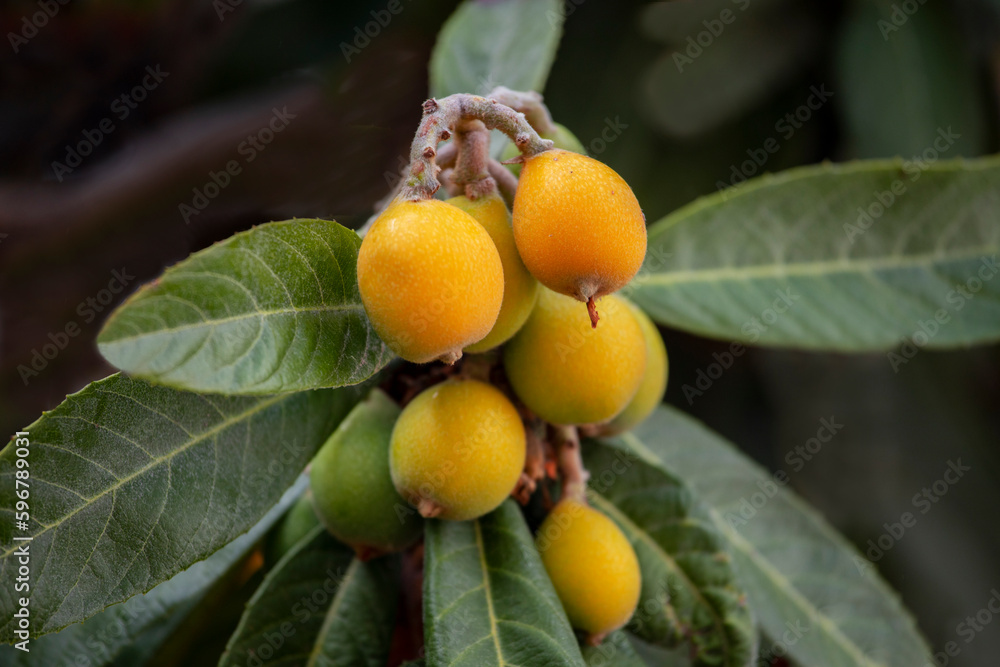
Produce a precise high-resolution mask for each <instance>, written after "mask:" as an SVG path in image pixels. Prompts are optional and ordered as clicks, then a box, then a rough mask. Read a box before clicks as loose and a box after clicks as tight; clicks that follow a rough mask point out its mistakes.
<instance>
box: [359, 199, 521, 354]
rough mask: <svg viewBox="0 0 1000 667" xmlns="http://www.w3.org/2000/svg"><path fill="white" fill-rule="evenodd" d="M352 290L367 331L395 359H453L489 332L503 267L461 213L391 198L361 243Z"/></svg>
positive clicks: (486, 240)
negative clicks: (358, 295)
mask: <svg viewBox="0 0 1000 667" xmlns="http://www.w3.org/2000/svg"><path fill="white" fill-rule="evenodd" d="M358 286H359V288H360V290H361V300H362V302H363V303H364V306H365V311H366V312H367V313H368V318H369V319H370V320H371V322H372V325H373V326H374V327H375V331H376V332H377V333H378V335H379V336H380V337H381V338H382V340H384V341H385V342H386V344H388V345H389V347H390V348H392V350H393V351H394V352H395V353H396V354H398V355H399V356H401V357H402V358H403V359H406V360H407V361H412V362H415V363H425V362H428V361H433V360H434V359H439V358H440V359H442V360H444V361H448V362H454V361H455V360H456V359H458V358H459V357H460V356H461V352H462V348H464V347H466V346H467V345H471V344H472V343H475V342H477V341H480V340H482V339H483V338H484V337H485V336H486V334H488V333H489V332H490V329H492V328H493V324H494V323H495V322H496V319H497V315H498V314H499V313H500V304H501V302H502V300H503V265H502V264H501V262H500V254H499V253H498V252H497V249H496V246H495V245H494V244H493V240H492V239H491V238H490V235H489V234H488V233H487V232H486V230H485V229H483V226H482V225H480V224H479V223H478V222H476V221H475V220H474V219H473V218H472V216H470V215H469V214H468V213H466V212H465V211H462V210H461V209H459V208H456V207H454V206H452V205H451V204H446V203H445V202H443V201H438V200H436V199H428V200H423V201H399V200H397V201H395V202H393V203H392V204H390V205H389V207H388V208H386V210H385V211H383V212H382V214H381V215H379V217H378V218H377V219H376V220H375V222H374V223H373V224H372V227H371V229H370V230H369V231H368V234H367V235H366V236H365V239H364V241H363V242H362V243H361V250H360V251H359V254H358Z"/></svg>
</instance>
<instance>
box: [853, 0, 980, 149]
mask: <svg viewBox="0 0 1000 667" xmlns="http://www.w3.org/2000/svg"><path fill="white" fill-rule="evenodd" d="M921 4H922V3H921ZM953 11H954V10H953V9H952V8H951V7H948V6H946V5H942V4H940V3H929V4H927V5H924V6H921V7H919V10H917V11H912V12H904V11H903V10H902V9H901V8H900V6H899V3H896V2H893V1H892V0H878V1H877V2H854V3H852V10H851V12H850V14H849V16H848V17H847V18H846V20H845V27H844V30H843V31H841V33H840V37H839V43H838V47H837V56H836V60H835V63H836V68H837V78H838V83H837V84H835V86H834V89H835V90H836V91H837V98H836V99H837V102H838V104H837V108H838V110H840V111H841V112H842V113H843V116H844V118H845V121H846V122H845V125H846V126H847V138H848V141H849V142H850V145H851V148H852V150H851V154H852V155H853V156H855V157H862V158H873V157H882V158H884V157H893V156H896V155H899V156H902V157H912V156H916V155H921V154H923V152H924V151H925V150H927V149H930V150H931V151H934V150H935V149H934V140H935V139H937V132H938V129H939V128H948V127H953V128H954V129H955V131H956V132H957V133H959V134H960V135H961V136H960V137H959V138H957V139H956V140H955V142H954V144H953V145H951V146H949V147H948V148H947V152H946V154H947V155H948V156H949V157H959V156H964V157H974V156H976V155H980V154H982V152H983V151H984V149H985V146H986V119H985V113H984V112H985V105H984V104H983V100H982V94H981V91H980V89H979V85H980V84H979V78H980V77H979V73H978V72H977V66H976V64H975V63H974V62H972V61H971V60H970V58H969V57H968V49H967V42H966V38H965V37H964V36H963V34H962V31H961V30H959V28H958V26H957V25H956V23H955V21H954V19H953V17H952V16H951V15H950V13H951V12H953ZM901 16H902V17H905V21H904V22H903V23H902V24H898V22H899V21H900V17H901Z"/></svg>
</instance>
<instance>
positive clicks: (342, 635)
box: [219, 526, 399, 667]
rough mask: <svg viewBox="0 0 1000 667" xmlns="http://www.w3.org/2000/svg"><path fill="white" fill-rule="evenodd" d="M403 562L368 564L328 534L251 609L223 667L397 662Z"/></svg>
mask: <svg viewBox="0 0 1000 667" xmlns="http://www.w3.org/2000/svg"><path fill="white" fill-rule="evenodd" d="M398 589H399V560H398V558H396V557H386V558H378V559H375V560H373V561H369V562H367V563H363V562H361V561H360V560H358V559H357V558H355V557H354V551H353V550H352V549H350V548H349V547H347V546H345V545H343V544H341V543H340V542H338V541H337V540H335V539H334V538H333V537H332V536H331V535H330V534H329V533H327V532H326V530H325V529H324V528H323V527H322V526H316V527H315V528H313V529H312V530H310V531H309V533H308V534H307V535H305V536H304V537H303V538H302V539H301V540H299V542H298V543H297V544H296V545H295V546H294V547H293V548H292V549H291V551H289V552H288V553H287V554H286V555H285V557H284V558H282V559H281V561H279V562H278V564H277V565H276V566H275V567H274V569H273V570H271V571H270V572H269V573H268V575H267V577H266V578H265V579H264V582H263V583H262V584H261V586H260V588H259V589H258V590H257V592H256V593H254V596H253V598H251V600H250V602H249V603H248V604H247V609H246V611H245V612H244V614H243V618H242V619H240V624H239V627H238V628H236V632H235V633H234V634H233V636H232V637H231V638H230V640H229V644H228V645H227V646H226V653H225V654H224V655H223V656H222V659H221V660H220V661H219V665H220V667H242V666H243V665H246V664H249V663H250V661H251V658H254V657H256V658H257V660H256V661H255V662H256V664H258V665H259V667H267V666H268V665H279V664H280V665H302V666H303V667H305V666H306V665H308V666H309V667H313V666H316V667H326V666H332V665H368V666H369V667H381V666H382V665H385V663H386V660H387V659H388V657H389V645H390V642H391V639H392V630H393V625H394V623H395V617H396V602H397V597H398V593H399V590H398Z"/></svg>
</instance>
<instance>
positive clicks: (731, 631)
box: [584, 435, 757, 667]
mask: <svg viewBox="0 0 1000 667" xmlns="http://www.w3.org/2000/svg"><path fill="white" fill-rule="evenodd" d="M634 445H635V446H634ZM641 446H642V443H641V442H638V441H636V440H635V439H634V436H631V435H625V436H623V437H622V438H620V439H616V440H614V441H610V442H607V443H599V442H593V441H590V442H588V443H587V445H586V447H585V448H584V463H585V464H586V466H587V469H588V470H589V471H590V473H591V483H590V485H589V488H588V497H589V498H590V502H591V504H592V505H593V506H594V507H595V508H597V509H598V510H600V511H601V512H603V513H604V514H606V515H608V516H609V517H610V518H611V519H612V520H613V521H614V522H615V523H617V524H618V526H619V528H621V529H622V532H624V533H625V536H626V537H627V538H628V540H629V542H631V543H632V547H633V548H634V549H635V553H636V556H638V558H639V565H640V567H641V569H642V593H641V595H640V598H639V606H638V609H637V610H636V613H635V615H634V616H633V617H632V620H631V621H630V622H629V626H628V627H629V630H630V631H631V632H634V633H635V634H637V635H638V636H639V637H641V638H643V639H646V640H648V641H651V642H654V643H657V644H660V645H663V646H667V647H674V646H678V645H679V644H682V643H686V644H688V645H689V648H690V655H691V660H692V664H694V665H696V666H697V667H705V666H708V665H713V666H714V665H719V666H725V667H743V666H744V665H748V664H750V661H751V660H752V658H753V656H754V650H755V643H756V636H757V633H756V629H755V628H754V624H753V619H752V618H751V616H750V610H749V609H748V607H747V604H746V599H745V596H744V594H743V591H742V590H741V588H740V587H739V586H738V582H737V581H736V578H735V574H734V572H733V568H732V564H731V563H730V559H729V556H728V554H727V553H726V551H725V548H726V545H725V541H724V540H723V539H722V538H721V537H720V536H719V534H718V532H717V530H716V529H715V527H714V526H713V525H712V524H711V522H706V521H704V520H702V519H699V518H697V517H696V516H693V515H692V508H693V506H694V504H695V503H694V501H693V499H692V497H691V494H690V491H689V490H688V489H687V488H686V487H685V486H684V485H683V483H682V482H680V480H678V479H677V478H676V477H674V476H673V475H671V474H669V473H668V472H666V471H665V470H664V469H663V468H662V467H656V466H654V465H651V464H650V463H647V462H644V461H643V460H642V458H641V457H642V452H644V451H646V450H645V449H640V447H641Z"/></svg>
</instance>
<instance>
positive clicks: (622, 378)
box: [504, 287, 646, 425]
mask: <svg viewBox="0 0 1000 667" xmlns="http://www.w3.org/2000/svg"><path fill="white" fill-rule="evenodd" d="M599 307H600V308H601V316H602V321H601V325H600V326H599V327H597V328H596V329H592V328H591V326H590V320H589V319H588V317H587V313H586V312H585V311H584V309H582V308H580V304H579V303H577V302H576V301H574V300H573V299H571V298H569V297H568V296H563V295H562V294H556V293H555V292H553V291H552V290H549V289H546V288H544V287H543V288H542V289H541V291H540V293H539V295H538V303H536V304H535V309H534V310H533V311H532V312H531V317H529V318H528V321H527V322H525V324H524V327H522V328H521V331H519V332H518V334H517V335H516V336H514V337H513V338H512V339H511V340H510V342H508V343H507V345H506V346H505V347H504V368H506V370H507V378H508V379H509V380H510V384H511V386H512V387H513V388H514V393H516V394H517V396H518V398H520V399H521V400H522V401H523V402H524V404H525V405H526V406H528V407H529V408H530V409H531V410H532V411H533V412H534V413H535V414H536V415H538V416H539V417H541V418H542V419H544V420H545V421H548V422H551V423H553V424H565V425H569V424H597V423H601V422H605V421H607V420H609V419H611V418H613V417H614V416H615V415H617V414H618V413H619V412H621V411H622V410H624V409H625V406H627V405H628V404H629V401H631V400H632V397H633V396H635V394H636V392H637V390H638V389H639V383H640V382H641V381H642V377H643V373H644V372H645V366H646V341H645V338H644V336H643V333H642V327H641V326H640V325H639V321H638V320H637V319H636V317H635V315H634V314H633V312H632V310H631V309H630V308H629V306H628V304H627V303H626V301H625V300H624V299H622V298H621V297H618V296H615V295H610V296H606V297H604V298H603V299H602V300H601V302H600V304H599Z"/></svg>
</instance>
